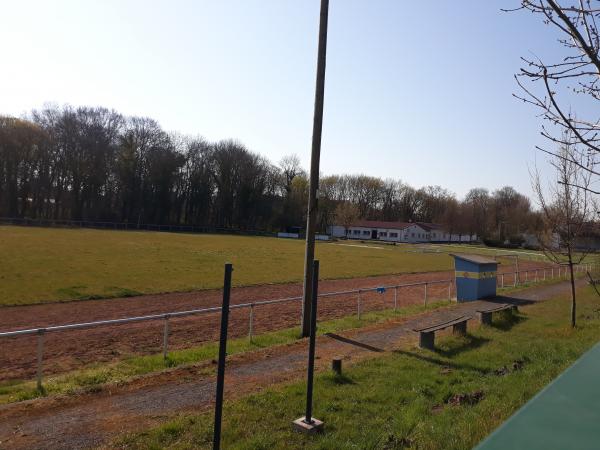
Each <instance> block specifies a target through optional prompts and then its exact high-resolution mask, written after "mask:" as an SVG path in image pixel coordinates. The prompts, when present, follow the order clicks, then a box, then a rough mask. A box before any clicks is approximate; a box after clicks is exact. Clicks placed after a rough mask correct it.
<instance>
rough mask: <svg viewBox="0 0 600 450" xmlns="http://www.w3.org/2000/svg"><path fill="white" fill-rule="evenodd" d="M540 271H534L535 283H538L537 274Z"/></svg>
mask: <svg viewBox="0 0 600 450" xmlns="http://www.w3.org/2000/svg"><path fill="white" fill-rule="evenodd" d="M539 271H540V269H535V282H536V283H537V282H538V278H539V277H538V273H539Z"/></svg>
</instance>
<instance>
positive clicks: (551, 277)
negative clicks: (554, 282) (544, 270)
mask: <svg viewBox="0 0 600 450" xmlns="http://www.w3.org/2000/svg"><path fill="white" fill-rule="evenodd" d="M550 279H554V267H552V273H551V274H550Z"/></svg>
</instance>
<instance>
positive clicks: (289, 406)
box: [114, 287, 600, 449]
mask: <svg viewBox="0 0 600 450" xmlns="http://www.w3.org/2000/svg"><path fill="white" fill-rule="evenodd" d="M599 306H600V302H599V300H598V297H597V296H596V294H594V293H593V292H592V290H591V289H590V288H587V287H586V288H585V289H582V290H580V294H579V309H578V311H579V312H578V322H579V325H578V327H577V328H576V329H571V328H570V327H569V320H568V318H569V308H570V301H569V299H568V298H567V297H562V298H556V299H553V300H549V301H546V302H542V303H537V304H533V305H530V306H526V307H523V308H522V313H520V314H519V315H518V316H517V318H516V319H515V318H511V316H509V315H504V316H500V317H499V318H497V319H495V320H494V324H493V326H491V327H481V328H474V329H473V330H472V331H471V332H470V334H469V335H468V336H467V337H465V338H457V337H450V338H442V339H439V345H438V347H437V349H436V351H435V352H431V351H426V350H420V349H415V348H412V347H411V348H405V349H400V350H398V351H395V352H392V353H387V354H385V355H384V356H381V357H378V358H376V359H371V360H368V361H364V362H361V363H358V364H356V365H354V366H350V367H349V368H346V370H345V376H344V377H343V378H337V377H335V376H332V375H331V374H329V373H321V374H318V375H317V377H316V383H315V407H314V414H315V416H316V417H318V418H319V419H321V420H324V421H325V424H326V425H325V426H326V428H325V432H324V433H323V434H322V435H318V436H305V435H301V434H296V433H294V432H292V431H291V427H290V422H291V420H293V419H295V418H297V417H299V416H301V415H302V412H303V408H304V398H305V387H304V383H302V382H298V383H293V384H288V385H284V386H276V387H273V388H271V389H268V390H266V391H264V392H262V393H259V394H255V395H251V396H248V397H245V398H244V399H241V400H238V401H235V402H229V403H226V406H225V412H224V424H223V447H224V448H228V449H284V448H285V449H290V448H303V449H304V448H308V449H352V448H357V449H359V448H360V449H365V448H369V449H392V448H406V447H411V448H419V449H469V448H472V446H473V445H475V444H476V443H477V442H479V441H480V440H481V439H482V438H484V437H485V436H486V435H487V434H489V433H490V432H491V431H492V430H493V429H494V428H496V427H497V426H498V425H500V423H502V421H504V420H505V419H506V418H508V416H510V415H511V414H512V413H513V412H514V411H515V410H516V409H517V408H519V407H520V406H521V405H523V404H524V403H525V402H526V401H527V400H528V399H529V398H531V397H532V396H533V395H534V394H535V393H536V392H537V391H539V390H540V389H541V388H542V387H543V386H544V385H546V384H547V383H549V382H550V381H551V380H552V379H554V378H555V377H556V376H557V375H558V374H559V373H561V372H562V371H563V370H564V369H565V368H566V367H568V366H569V365H570V364H571V363H573V362H574V361H575V360H576V359H577V358H578V357H579V356H580V355H581V354H582V353H584V352H585V351H586V350H587V349H588V348H590V347H591V346H592V345H593V344H594V343H595V342H596V341H597V340H598V335H599V334H598V332H599V331H600V308H599ZM211 438H212V417H211V415H210V414H200V415H190V416H181V417H178V418H176V419H173V420H169V421H167V422H165V423H164V424H163V425H161V426H158V427H156V428H153V429H150V430H147V431H145V432H142V433H138V434H135V435H131V436H128V437H126V438H125V439H122V440H120V441H118V442H116V443H115V444H114V445H115V446H118V447H121V448H135V449H138V448H140V449H141V448H144V449H154V448H156V449H158V448H177V449H188V448H190V449H191V448H205V447H206V448H208V447H210V445H211Z"/></svg>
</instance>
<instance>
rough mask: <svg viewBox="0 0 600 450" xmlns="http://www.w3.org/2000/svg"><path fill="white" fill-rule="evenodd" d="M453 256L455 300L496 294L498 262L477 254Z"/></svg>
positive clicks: (462, 300)
mask: <svg viewBox="0 0 600 450" xmlns="http://www.w3.org/2000/svg"><path fill="white" fill-rule="evenodd" d="M450 256H453V257H454V270H455V275H456V301H458V302H468V301H473V300H478V299H480V298H489V297H495V296H496V273H497V272H498V262H497V261H496V260H494V259H491V258H486V257H485V256H479V255H450Z"/></svg>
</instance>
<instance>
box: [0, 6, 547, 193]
mask: <svg viewBox="0 0 600 450" xmlns="http://www.w3.org/2000/svg"><path fill="white" fill-rule="evenodd" d="M518 3H519V2H518V0H503V1H499V0H486V1H481V0H461V1H460V2H453V1H444V0H437V1H431V2H408V1H405V0H374V1H366V0H330V10H329V34H328V48H327V72H326V84H325V113H324V122H323V141H322V153H321V172H322V173H324V174H332V173H354V174H356V173H364V174H367V175H373V176H378V177H382V178H395V179H401V180H402V181H404V182H406V183H408V184H410V185H412V186H414V187H417V188H418V187H421V186H425V185H440V186H442V187H445V188H447V189H449V190H451V191H452V192H454V193H456V194H457V195H458V196H459V197H462V196H464V195H465V194H466V192H467V191H468V190H469V189H470V188H473V187H485V188H488V189H490V190H494V189H497V188H500V187H502V186H505V185H511V186H513V187H515V188H516V189H517V190H519V191H520V192H523V193H525V194H527V195H531V194H532V191H531V186H530V176H529V169H530V168H532V167H533V166H534V165H536V164H537V165H538V166H540V167H542V170H544V169H543V168H544V167H545V165H544V160H545V158H544V156H543V155H542V154H540V153H539V151H536V150H535V145H536V144H545V142H544V140H543V138H542V137H541V136H540V134H539V132H540V126H541V119H540V118H539V117H538V116H537V114H538V111H536V110H535V109H534V108H533V107H532V106H528V105H525V104H523V103H522V102H520V101H518V100H517V99H515V98H514V97H513V96H512V94H513V93H516V92H518V87H517V85H516V83H515V81H514V79H513V75H514V74H515V73H516V72H517V71H518V69H519V67H520V66H521V61H520V57H521V56H531V55H533V54H535V55H538V56H541V57H552V56H553V55H554V56H555V55H556V53H555V52H556V51H557V49H559V46H558V44H557V43H556V35H555V34H554V32H553V30H552V29H550V28H548V27H546V26H544V25H543V24H541V21H540V20H539V18H536V17H534V16H532V15H531V14H528V13H524V12H512V13H505V12H502V11H501V10H500V8H508V7H515V6H518ZM318 18H319V1H318V0H221V1H216V0H210V1H208V0H202V1H200V0H190V1H184V0H171V1H166V0H165V1H150V0H146V1H134V0H105V1H99V0H98V1H85V2H83V1H79V0H73V1H67V0H53V1H51V2H49V1H47V0H40V1H32V0H20V1H18V2H14V1H7V0H5V1H4V2H3V4H2V13H1V15H0V42H3V44H4V45H3V58H2V70H1V71H0V114H9V115H17V116H21V115H23V114H26V113H27V112H29V111H31V109H34V108H40V107H42V106H43V105H44V104H45V103H56V104H59V105H62V104H65V103H68V104H71V105H74V106H80V105H90V106H96V105H101V106H106V107H109V108H114V109H116V110H118V111H119V112H121V113H123V114H126V115H139V116H148V117H152V118H154V119H156V120H158V121H159V122H160V123H161V125H162V126H163V128H164V129H166V130H168V131H178V132H182V133H186V134H192V135H201V136H204V137H205V138H207V139H209V140H211V141H216V140H220V139H228V138H233V139H237V140H239V141H241V142H243V143H244V144H245V145H246V146H247V147H248V148H249V149H250V150H252V151H254V152H257V153H260V154H262V155H264V156H266V157H267V158H269V159H270V160H271V161H272V162H274V163H277V162H278V161H279V160H280V159H281V158H282V157H283V156H285V155H289V154H297V155H298V156H299V157H300V159H301V161H302V163H303V165H304V167H305V168H308V167H309V164H310V149H311V133H312V118H313V106H314V89H315V72H316V54H317V34H318Z"/></svg>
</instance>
